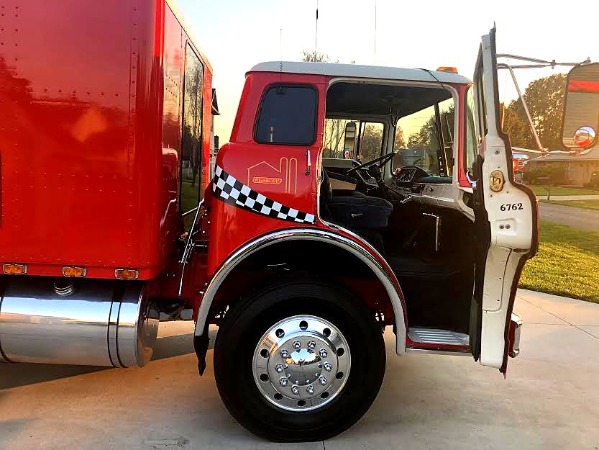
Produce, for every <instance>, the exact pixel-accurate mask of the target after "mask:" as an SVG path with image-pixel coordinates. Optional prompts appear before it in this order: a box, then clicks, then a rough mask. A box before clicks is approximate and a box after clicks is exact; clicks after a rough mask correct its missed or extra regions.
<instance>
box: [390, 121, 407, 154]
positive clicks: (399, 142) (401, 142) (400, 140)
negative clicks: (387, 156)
mask: <svg viewBox="0 0 599 450" xmlns="http://www.w3.org/2000/svg"><path fill="white" fill-rule="evenodd" d="M405 146H406V138H405V137H404V135H403V130H402V129H401V127H400V126H399V125H397V127H396V128H395V141H394V142H393V148H394V149H395V150H397V149H398V148H405Z"/></svg>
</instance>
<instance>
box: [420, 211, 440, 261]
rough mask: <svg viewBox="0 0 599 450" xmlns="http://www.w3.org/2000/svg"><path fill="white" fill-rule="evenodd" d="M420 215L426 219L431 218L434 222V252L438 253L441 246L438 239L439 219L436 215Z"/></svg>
mask: <svg viewBox="0 0 599 450" xmlns="http://www.w3.org/2000/svg"><path fill="white" fill-rule="evenodd" d="M422 215H423V216H426V217H431V218H432V219H433V220H434V221H435V251H436V252H438V251H439V246H440V245H441V242H440V239H439V235H440V232H441V217H439V216H438V215H437V214H431V213H422Z"/></svg>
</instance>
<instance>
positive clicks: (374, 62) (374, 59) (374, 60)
mask: <svg viewBox="0 0 599 450" xmlns="http://www.w3.org/2000/svg"><path fill="white" fill-rule="evenodd" d="M372 63H373V64H376V0H374V56H373V61H372Z"/></svg>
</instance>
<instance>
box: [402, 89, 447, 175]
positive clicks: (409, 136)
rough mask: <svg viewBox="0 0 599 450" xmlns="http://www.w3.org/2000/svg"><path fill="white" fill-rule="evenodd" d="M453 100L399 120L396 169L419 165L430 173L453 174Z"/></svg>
mask: <svg viewBox="0 0 599 450" xmlns="http://www.w3.org/2000/svg"><path fill="white" fill-rule="evenodd" d="M454 110H455V107H454V101H453V98H449V99H447V100H444V101H442V102H439V103H436V104H435V105H433V106H429V107H427V108H424V109H421V110H419V111H416V112H414V113H412V114H409V115H407V116H404V117H401V118H400V119H399V120H398V121H397V126H396V130H395V150H396V151H397V152H398V154H397V155H396V156H395V157H394V158H393V168H394V169H398V168H401V167H405V166H418V167H420V168H421V169H423V170H424V171H426V172H427V173H429V174H430V175H435V176H451V172H452V167H451V164H448V162H451V161H452V154H453V151H452V149H453V140H454V136H453V134H454V120H455V118H454Z"/></svg>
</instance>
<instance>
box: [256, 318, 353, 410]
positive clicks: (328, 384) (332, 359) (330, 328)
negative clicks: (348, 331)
mask: <svg viewBox="0 0 599 450" xmlns="http://www.w3.org/2000/svg"><path fill="white" fill-rule="evenodd" d="M350 368H351V355H350V351H349V346H348V345H347V341H346V340H345V337H344V336H343V334H341V332H340V331H339V329H338V328H337V327H335V326H334V325H333V324H332V323H331V322H329V321H328V320H325V319H321V318H320V317H315V316H293V317H289V318H287V319H283V320H281V321H279V322H277V323H276V324H274V325H273V326H272V327H270V328H269V329H268V330H267V331H266V333H264V335H263V336H262V338H261V339H260V341H258V345H257V346H256V349H255V351H254V358H253V360H252V372H253V375H254V381H255V383H256V386H258V389H259V390H260V392H261V393H262V395H264V397H265V398H266V399H267V400H268V401H269V402H271V403H272V404H274V405H276V406H277V407H279V408H281V409H285V410H287V411H310V410H314V409H317V408H320V407H322V406H324V405H326V404H327V403H329V402H330V401H331V400H333V399H334V398H335V397H336V396H337V395H339V393H340V392H341V391H342V390H343V387H344V386H345V383H346V381H347V378H348V377H349V371H350Z"/></svg>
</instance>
